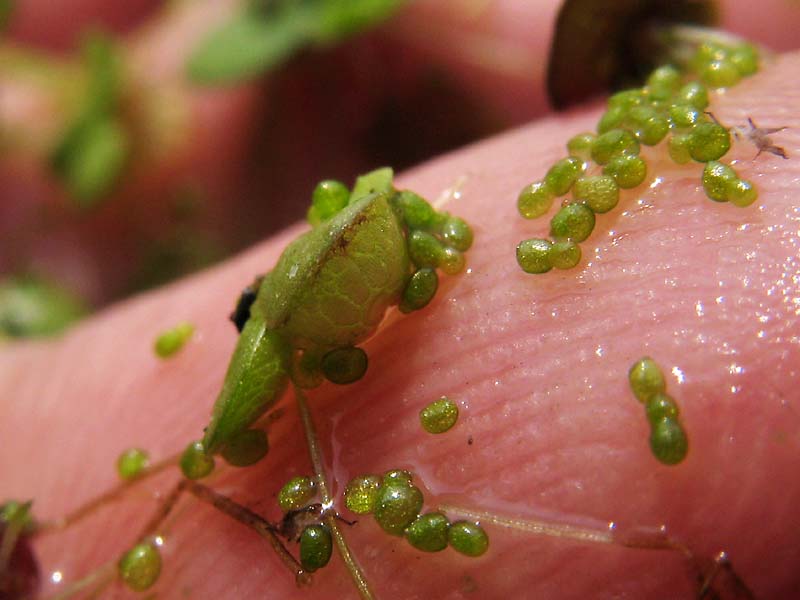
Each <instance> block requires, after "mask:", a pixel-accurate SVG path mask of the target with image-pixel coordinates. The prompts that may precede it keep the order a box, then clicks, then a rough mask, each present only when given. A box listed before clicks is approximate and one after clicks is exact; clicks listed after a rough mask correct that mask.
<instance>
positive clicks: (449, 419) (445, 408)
mask: <svg viewBox="0 0 800 600" xmlns="http://www.w3.org/2000/svg"><path fill="white" fill-rule="evenodd" d="M419 420H420V423H422V428H423V429H424V430H425V431H427V432H428V433H444V432H445V431H447V430H449V429H450V428H451V427H453V425H455V424H456V421H457V420H458V406H457V405H456V403H455V402H453V401H452V400H450V398H448V397H447V396H442V397H441V398H440V399H439V400H436V401H435V402H431V403H430V404H428V406H426V407H425V408H423V409H422V410H421V411H419Z"/></svg>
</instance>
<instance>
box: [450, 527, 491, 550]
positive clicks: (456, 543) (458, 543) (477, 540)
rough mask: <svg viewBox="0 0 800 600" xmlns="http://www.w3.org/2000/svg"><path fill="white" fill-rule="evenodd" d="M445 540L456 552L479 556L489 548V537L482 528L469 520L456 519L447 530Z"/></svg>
mask: <svg viewBox="0 0 800 600" xmlns="http://www.w3.org/2000/svg"><path fill="white" fill-rule="evenodd" d="M447 541H448V542H449V543H450V546H451V547H452V548H453V550H455V551H456V552H460V553H461V554H464V555H466V556H481V555H482V554H484V553H485V552H486V551H487V550H488V549H489V537H488V536H487V535H486V532H485V531H484V530H483V528H482V527H481V526H480V525H478V524H477V523H472V522H470V521H456V522H455V523H452V524H451V525H450V528H449V529H448V530H447Z"/></svg>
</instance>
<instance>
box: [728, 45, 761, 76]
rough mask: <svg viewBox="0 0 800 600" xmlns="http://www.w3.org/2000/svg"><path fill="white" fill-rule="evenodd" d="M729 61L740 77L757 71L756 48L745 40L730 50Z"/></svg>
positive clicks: (757, 58)
mask: <svg viewBox="0 0 800 600" xmlns="http://www.w3.org/2000/svg"><path fill="white" fill-rule="evenodd" d="M730 61H731V63H732V64H733V66H734V67H736V70H737V71H738V72H739V75H741V76H742V77H747V76H749V75H753V74H755V73H756V72H757V71H758V63H759V56H758V48H756V47H755V46H754V45H753V44H749V43H747V42H745V43H743V44H739V45H738V46H736V47H735V48H733V50H731V53H730Z"/></svg>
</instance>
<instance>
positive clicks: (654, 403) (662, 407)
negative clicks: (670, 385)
mask: <svg viewBox="0 0 800 600" xmlns="http://www.w3.org/2000/svg"><path fill="white" fill-rule="evenodd" d="M644 410H645V415H647V420H648V421H649V422H650V425H651V426H655V425H657V424H658V423H659V421H661V419H664V418H668V419H677V418H678V416H679V415H680V411H679V410H678V405H677V404H676V403H675V400H673V399H672V397H670V396H668V395H667V394H665V393H664V392H657V393H655V394H653V395H652V396H650V397H649V398H647V400H646V401H645V404H644Z"/></svg>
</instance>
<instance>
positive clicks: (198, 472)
mask: <svg viewBox="0 0 800 600" xmlns="http://www.w3.org/2000/svg"><path fill="white" fill-rule="evenodd" d="M180 465H181V472H182V473H183V476H184V477H186V479H192V480H194V479H202V478H203V477H205V476H206V475H209V474H210V473H211V471H213V470H214V458H213V457H212V456H210V455H208V454H206V450H205V448H204V447H203V443H202V442H191V443H190V444H189V445H188V446H187V447H186V450H184V451H183V454H182V455H181V460H180Z"/></svg>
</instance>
